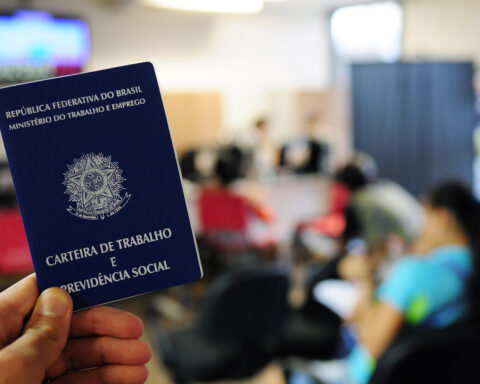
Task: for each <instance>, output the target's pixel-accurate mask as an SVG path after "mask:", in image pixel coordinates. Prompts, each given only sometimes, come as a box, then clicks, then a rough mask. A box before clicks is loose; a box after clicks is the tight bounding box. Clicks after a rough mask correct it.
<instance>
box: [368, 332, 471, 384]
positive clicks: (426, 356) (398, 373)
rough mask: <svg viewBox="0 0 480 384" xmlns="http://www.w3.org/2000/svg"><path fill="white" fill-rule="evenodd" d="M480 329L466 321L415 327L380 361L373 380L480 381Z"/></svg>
mask: <svg viewBox="0 0 480 384" xmlns="http://www.w3.org/2000/svg"><path fill="white" fill-rule="evenodd" d="M479 351H480V330H479V329H477V328H475V327H473V326H470V325H466V324H458V325H454V326H451V327H448V328H445V329H437V330H415V331H410V332H409V333H407V335H406V336H400V338H399V339H398V340H397V341H396V342H394V343H393V345H392V347H390V348H389V349H388V350H387V351H386V352H385V354H384V355H383V356H382V357H381V358H380V360H379V361H378V364H377V367H376V369H375V372H374V374H373V376H372V378H371V379H370V382H369V383H370V384H404V383H409V384H416V383H419V384H420V383H422V384H423V383H435V384H447V383H448V384H451V383H462V384H463V383H465V384H467V383H468V384H470V383H480V369H479V358H478V356H479Z"/></svg>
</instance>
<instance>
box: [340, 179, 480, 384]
mask: <svg viewBox="0 0 480 384" xmlns="http://www.w3.org/2000/svg"><path fill="white" fill-rule="evenodd" d="M425 211H426V220H425V223H424V226H423V229H422V232H421V234H420V236H419V238H418V239H417V241H416V243H415V244H414V246H413V248H412V251H413V253H412V254H411V255H408V256H406V257H404V258H402V259H401V260H399V261H397V262H396V263H395V265H394V266H393V268H392V270H391V272H390V273H389V275H388V277H387V278H386V279H385V281H384V282H383V283H382V284H381V285H380V286H379V287H378V289H377V288H376V286H375V282H374V281H373V280H372V279H366V280H365V282H364V283H365V284H364V287H365V288H364V289H365V292H364V294H363V296H362V298H361V300H360V301H359V302H358V303H357V305H356V307H355V310H354V312H353V314H352V316H351V317H350V318H349V319H348V321H349V322H351V323H353V324H355V326H356V327H357V331H358V332H357V334H358V343H357V345H356V346H355V348H354V350H353V351H352V352H351V354H350V356H349V358H348V368H349V369H348V375H349V377H350V380H351V382H352V383H367V382H368V380H369V377H370V376H371V374H372V372H373V370H374V367H375V362H376V361H377V360H378V358H379V357H380V356H381V355H382V354H383V353H384V352H385V350H386V349H387V348H388V347H389V345H390V344H391V343H392V341H393V340H394V339H395V337H396V336H397V335H398V333H399V331H400V329H401V328H402V327H403V326H405V325H408V326H412V327H426V328H442V327H446V326H448V325H451V324H453V323H455V322H458V321H459V320H461V319H464V318H466V317H467V316H468V315H470V314H471V313H472V312H473V310H474V308H473V303H474V299H476V298H477V297H476V296H477V294H478V292H477V285H478V283H477V282H476V280H477V279H476V278H475V279H473V277H474V272H475V275H476V274H477V268H478V261H479V257H480V248H479V238H480V233H479V232H480V226H479V224H480V204H479V202H478V201H477V200H476V199H475V197H474V196H473V194H472V192H471V191H470V189H469V188H467V187H465V186H464V185H462V184H460V183H457V182H448V183H444V184H441V185H439V186H437V187H435V188H433V189H432V190H431V191H430V192H429V193H428V195H427V198H426V201H425ZM475 277H476V276H475Z"/></svg>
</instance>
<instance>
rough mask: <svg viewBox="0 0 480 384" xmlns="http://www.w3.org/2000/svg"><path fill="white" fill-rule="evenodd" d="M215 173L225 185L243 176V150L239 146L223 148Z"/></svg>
mask: <svg viewBox="0 0 480 384" xmlns="http://www.w3.org/2000/svg"><path fill="white" fill-rule="evenodd" d="M215 174H216V176H217V177H218V179H219V180H220V182H221V183H222V184H223V185H228V184H230V183H232V182H233V181H235V180H237V179H239V178H241V177H243V174H242V151H241V150H240V148H238V147H237V146H234V145H232V146H228V147H225V148H223V149H222V150H221V151H220V152H219V154H218V159H217V164H216V165H215Z"/></svg>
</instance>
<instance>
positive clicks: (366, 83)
mask: <svg viewBox="0 0 480 384" xmlns="http://www.w3.org/2000/svg"><path fill="white" fill-rule="evenodd" d="M472 78H473V65H472V64H471V63H450V62H448V63H447V62H431V63H395V64H355V65H353V66H352V103H353V108H352V111H353V136H354V147H355V149H356V150H359V151H363V152H366V153H369V154H371V155H372V156H373V157H374V158H375V160H376V161H377V162H378V166H379V172H380V176H381V177H386V178H390V179H392V180H394V181H397V182H398V183H400V184H401V185H403V186H404V187H405V188H407V189H408V190H409V191H411V192H412V193H414V194H417V195H418V194H420V193H421V192H422V191H423V190H424V189H425V188H426V186H428V185H430V184H432V183H433V182H435V181H439V180H442V179H445V178H451V177H455V178H460V179H462V180H465V181H466V182H469V183H471V182H472V177H473V176H472V173H473V142H472V135H473V127H474V92H473V85H472V84H473V82H472Z"/></svg>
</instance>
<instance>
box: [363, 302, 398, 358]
mask: <svg viewBox="0 0 480 384" xmlns="http://www.w3.org/2000/svg"><path fill="white" fill-rule="evenodd" d="M354 321H355V323H356V325H357V327H358V333H359V339H360V341H361V343H362V344H363V345H364V346H365V347H366V348H367V350H368V351H369V353H370V355H371V356H372V357H373V358H374V359H378V358H379V357H380V356H381V355H382V354H383V352H385V350H386V349H387V348H388V346H389V345H390V344H391V342H392V341H393V339H394V338H395V336H396V335H397V334H398V332H399V330H400V328H401V327H402V325H403V324H404V315H403V313H402V312H400V311H399V310H398V309H396V308H395V307H393V306H392V305H391V304H389V303H386V302H382V301H374V299H373V297H372V296H371V295H368V296H367V297H364V298H363V299H362V300H360V302H359V304H358V305H357V308H356V309H355V312H354Z"/></svg>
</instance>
